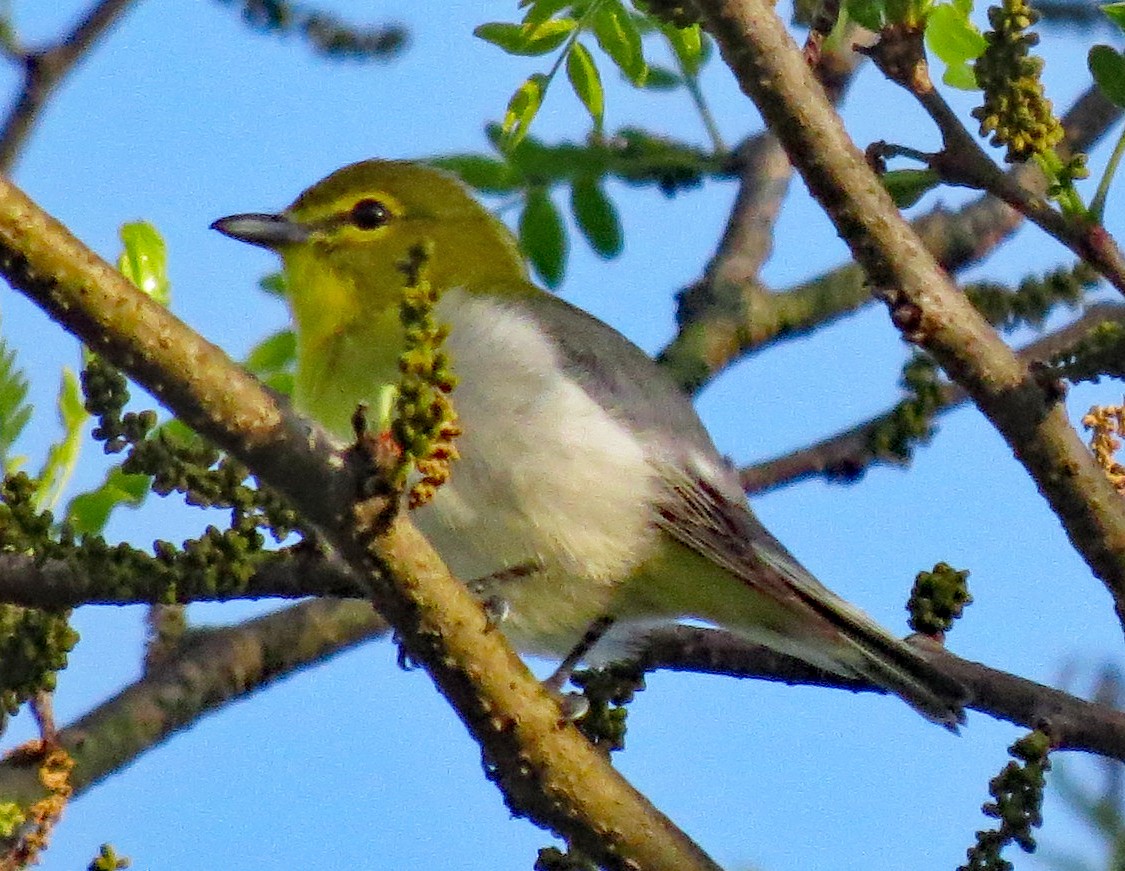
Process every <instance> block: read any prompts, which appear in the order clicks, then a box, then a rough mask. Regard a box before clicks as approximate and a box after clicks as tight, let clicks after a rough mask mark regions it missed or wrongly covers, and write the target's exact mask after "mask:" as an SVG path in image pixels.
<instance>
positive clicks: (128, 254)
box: [117, 221, 170, 305]
mask: <svg viewBox="0 0 1125 871" xmlns="http://www.w3.org/2000/svg"><path fill="white" fill-rule="evenodd" d="M121 243H122V245H123V246H124V250H123V251H122V253H121V257H120V258H119V259H118V261H117V268H118V270H120V272H121V274H122V275H124V276H125V277H126V278H128V279H129V280H130V281H131V282H133V284H135V285H136V286H137V287H138V288H139V289H140V290H142V291H143V292H144V293H146V294H147V295H148V296H150V297H152V298H153V299H154V300H156V301H157V302H158V303H160V304H161V305H167V304H168V301H169V299H170V289H169V284H168V255H167V252H166V250H165V247H164V239H163V238H161V236H160V233H158V232H157V230H156V228H155V227H154V226H152V224H150V223H148V222H147V221H135V222H133V223H129V224H124V225H122V227H121Z"/></svg>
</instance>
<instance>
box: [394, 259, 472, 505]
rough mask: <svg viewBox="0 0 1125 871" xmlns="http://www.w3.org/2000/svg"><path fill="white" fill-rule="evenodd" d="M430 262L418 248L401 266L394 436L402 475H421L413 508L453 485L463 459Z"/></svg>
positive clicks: (411, 496) (445, 327) (444, 332)
mask: <svg viewBox="0 0 1125 871" xmlns="http://www.w3.org/2000/svg"><path fill="white" fill-rule="evenodd" d="M429 257H430V252H429V251H428V250H426V249H425V248H424V247H423V246H421V245H419V246H416V247H415V248H414V249H413V250H412V251H411V252H410V260H408V261H407V262H405V263H402V264H400V268H401V270H402V272H403V276H404V280H405V286H404V288H403V295H402V306H401V318H402V326H403V334H404V342H403V351H402V355H401V356H400V357H399V364H398V365H399V373H400V374H399V380H398V383H397V385H396V388H397V395H396V397H395V416H394V420H393V421H392V424H391V433H392V435H393V436H394V439H395V442H396V443H397V444H398V446H399V448H400V449H401V450H402V459H403V465H402V468H403V470H404V471H406V470H409V468H411V467H413V468H415V469H416V470H417V471H418V473H419V474H420V475H421V478H420V480H418V481H417V482H415V483H414V484H413V486H411V488H410V492H409V494H408V495H407V504H408V506H409V507H410V508H418V507H420V506H422V505H425V504H426V503H427V502H429V501H430V500H431V499H432V498H433V497H434V495H435V494H436V493H437V489H438V487H440V486H441V485H442V484H443V483H445V481H447V480H448V479H449V474H450V468H451V466H452V464H453V463H454V462H455V461H456V460H457V459H458V456H459V454H458V452H457V446H456V445H455V444H454V440H455V439H456V438H457V437H458V436H459V435H460V434H461V427H460V425H459V424H458V423H457V413H456V412H455V411H454V409H453V403H452V402H451V401H450V398H449V394H450V393H452V391H453V388H454V387H455V386H456V384H457V376H456V375H454V373H453V367H452V366H451V365H450V361H449V355H448V354H447V353H446V352H445V349H444V347H443V346H444V343H445V339H446V337H447V336H448V335H449V326H448V325H447V324H440V323H438V321H437V319H436V318H435V317H434V306H435V305H436V304H437V290H436V289H435V288H434V286H433V285H432V284H431V283H430V281H429V280H428V278H427V277H426V263H427V262H428V260H429Z"/></svg>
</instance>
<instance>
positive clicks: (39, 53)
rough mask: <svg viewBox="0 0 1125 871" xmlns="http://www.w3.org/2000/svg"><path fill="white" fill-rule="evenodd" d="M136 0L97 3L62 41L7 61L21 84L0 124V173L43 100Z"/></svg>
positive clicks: (11, 159)
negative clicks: (16, 66)
mask: <svg viewBox="0 0 1125 871" xmlns="http://www.w3.org/2000/svg"><path fill="white" fill-rule="evenodd" d="M135 2H137V0H99V2H98V3H95V4H94V6H93V7H91V9H90V11H89V12H87V13H86V15H85V16H84V17H83V18H82V20H81V21H79V22H78V24H77V25H75V27H74V30H72V31H71V32H70V33H69V34H67V35H66V36H65V37H63V38H62V39H60V40H59V41H58V42H56V43H55V44H54V45H51V46H48V47H47V48H42V49H36V50H33V51H25V52H23V53H22V54H19V55H17V56H12V55H11V54H10V53H9V57H10V58H11V59H12V60H14V61H17V62H19V63H20V64H21V65H22V66H23V83H22V85H21V86H20V91H19V94H18V95H17V97H16V99H15V102H14V103H13V104H12V108H11V109H9V110H8V114H7V117H6V118H5V119H4V121H3V122H2V123H0V170H3V171H5V172H7V171H9V170H10V169H11V168H12V164H13V163H15V160H16V157H17V156H18V155H19V153H20V151H21V149H22V148H23V146H24V144H25V143H26V141H27V138H28V136H30V135H31V131H32V129H33V128H34V127H35V124H36V122H38V120H39V117H40V115H41V114H42V112H43V108H44V106H45V105H46V104H47V100H48V99H49V98H50V96H51V94H52V92H53V91H54V90H55V88H57V87H58V85H59V84H60V83H61V82H62V80H63V79H64V78H65V77H66V76H67V74H68V73H70V71H71V70H72V69H74V66H75V65H76V64H77V63H78V62H79V61H80V60H81V59H82V58H83V57H84V56H85V54H86V52H88V51H89V50H90V49H91V48H92V47H93V45H94V43H95V42H97V40H98V39H99V38H100V37H101V36H102V35H103V34H104V33H105V32H106V31H107V30H109V29H110V28H111V27H112V26H113V25H114V24H116V23H117V21H118V20H119V19H120V18H121V17H122V16H123V15H124V14H125V12H126V11H128V9H129V6H130V5H132V4H133V3H135Z"/></svg>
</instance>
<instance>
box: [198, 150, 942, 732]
mask: <svg viewBox="0 0 1125 871" xmlns="http://www.w3.org/2000/svg"><path fill="white" fill-rule="evenodd" d="M215 226H216V227H217V228H218V229H220V230H222V231H223V232H224V233H227V234H228V235H230V236H232V237H234V238H237V239H241V240H243V241H246V242H250V243H252V244H257V245H261V246H263V247H266V248H270V249H272V250H275V251H277V252H278V253H279V254H280V255H281V257H282V260H283V261H284V264H285V270H286V274H287V276H288V283H289V287H290V305H291V308H292V313H293V319H294V324H295V327H296V332H297V338H298V361H297V380H296V391H295V397H294V398H295V401H296V403H297V404H298V406H299V407H300V408H302V409H303V410H305V411H306V412H308V413H309V414H311V415H313V416H314V417H316V418H317V419H318V420H320V421H321V423H323V424H324V425H325V426H327V427H328V428H329V429H330V430H332V431H333V432H335V433H336V434H337V435H339V436H340V437H342V438H347V437H348V436H349V432H350V420H351V417H352V414H353V412H354V410H355V407H356V406H357V404H359V403H360V402H368V403H370V402H373V401H375V400H376V399H377V396H378V394H379V392H380V390H381V388H382V385H384V384H388V383H393V382H394V381H395V380H396V378H397V370H396V361H397V359H398V356H399V354H400V353H401V351H402V327H401V324H400V321H399V313H398V303H399V300H400V298H401V295H402V291H403V287H404V282H405V277H404V274H403V272H402V270H401V268H400V266H399V264H400V263H401V262H402V261H403V260H404V259H405V258H406V256H407V254H408V252H409V251H410V250H411V248H412V247H414V246H416V245H418V244H419V243H421V244H424V245H426V246H427V248H428V250H429V251H430V252H431V253H430V257H429V260H428V261H427V264H426V275H427V278H428V280H429V281H430V282H431V283H432V284H433V286H434V287H435V288H437V289H438V290H439V292H440V296H439V302H438V305H437V311H436V314H437V316H438V318H439V319H440V320H441V321H442V322H445V323H448V324H449V325H450V327H451V331H450V335H449V338H448V340H447V345H446V347H447V349H448V351H449V354H450V356H451V358H452V361H453V367H454V370H455V371H456V373H457V375H458V377H459V386H458V388H457V390H456V391H455V393H454V395H453V403H454V406H455V407H456V409H457V413H458V415H459V417H460V420H461V424H462V427H463V429H464V434H463V435H462V436H461V438H460V439H459V440H458V443H457V444H458V449H459V452H460V454H461V459H460V460H459V461H458V462H457V463H456V464H455V465H454V467H453V470H452V476H451V478H450V480H449V481H448V482H446V484H445V485H443V486H442V487H441V488H440V489H439V490H438V492H437V494H436V496H435V498H434V500H433V502H432V503H431V504H429V505H427V506H425V507H423V508H421V509H419V510H417V511H416V512H415V513H414V519H415V520H416V522H417V523H418V525H419V527H420V528H421V529H422V531H423V532H424V533H425V534H426V535H427V537H429V538H430V540H431V541H432V542H433V543H434V545H435V547H437V549H438V551H439V552H440V553H441V555H442V557H443V558H444V559H445V560H446V562H447V563H448V564H449V566H450V568H451V569H452V570H453V571H454V572H455V573H457V574H458V575H459V576H460V577H461V578H462V579H463V580H465V581H468V582H479V583H480V586H481V588H482V590H483V592H485V593H487V594H488V595H497V596H500V597H502V598H503V599H504V600H506V601H507V602H508V603H509V605H510V617H509V618H508V619H507V620H506V621H505V622H504V624H503V626H504V630H505V632H506V633H507V634H508V635H509V636H510V637H511V638H512V640H513V642H514V643H516V644H517V645H518V646H520V647H521V648H523V649H525V650H529V651H537V652H548V653H553V654H556V655H563V654H565V653H567V652H568V651H569V650H570V649H571V647H572V646H573V645H574V644H575V643H576V642H577V641H578V640H579V639H580V638H581V636H582V635H583V633H584V632H585V630H586V629H587V628H588V627H589V625H590V624H591V623H592V622H593V621H595V620H596V619H598V618H600V617H602V616H606V615H609V616H612V617H614V618H616V619H617V620H618V621H620V622H624V623H626V624H628V623H630V622H633V621H638V622H640V621H645V622H647V621H651V620H654V619H678V618H682V617H696V618H700V619H704V620H707V621H710V622H712V623H715V624H717V625H720V626H722V627H724V628H727V629H730V630H732V631H734V632H737V633H739V634H742V635H744V636H746V637H747V638H750V639H752V640H754V641H758V642H761V643H765V644H768V645H769V646H771V647H774V648H776V649H780V650H782V651H784V652H787V653H791V654H794V655H797V656H799V657H801V658H803V659H805V660H807V661H809V662H811V663H813V664H815V665H818V666H821V667H823V668H826V669H829V670H831V671H834V672H837V673H839V674H843V675H850V676H861V677H865V678H867V679H869V680H872V681H873V682H875V683H877V684H879V685H881V686H883V687H885V688H887V689H889V690H891V691H893V692H896V693H898V694H900V695H901V696H903V698H905V699H906V701H908V702H909V703H910V704H911V705H913V706H914V707H916V708H917V709H918V710H920V711H921V712H922V713H923V714H925V715H926V716H928V717H930V718H932V719H935V720H937V721H939V722H942V723H944V724H946V725H953V724H955V723H957V722H958V721H959V719H960V717H961V709H960V705H961V702H962V699H963V695H964V693H963V690H962V688H961V687H960V686H959V685H958V684H957V683H956V682H955V681H953V680H950V679H949V678H947V677H945V676H944V675H943V674H942V673H941V672H940V671H938V670H937V669H935V668H934V667H933V666H931V665H930V664H929V663H927V662H926V660H924V659H923V658H922V657H921V656H919V655H918V654H917V653H916V652H914V651H913V650H911V649H910V648H909V647H907V646H906V645H904V644H903V643H902V642H900V641H899V640H897V639H895V638H894V637H893V636H891V635H890V634H889V633H887V632H886V631H885V630H883V629H881V628H880V627H879V626H878V625H877V624H876V623H874V621H872V620H871V619H870V618H868V617H867V616H866V615H864V614H863V613H862V612H860V611H858V610H857V609H855V608H853V607H851V606H850V605H848V604H847V603H845V602H844V601H843V600H841V599H840V598H839V597H837V596H835V595H834V594H832V593H831V592H830V591H828V590H827V589H825V588H824V587H823V586H822V585H820V584H819V583H818V582H817V581H816V580H815V579H813V578H812V576H811V575H809V573H808V572H807V571H805V569H803V568H802V567H801V566H800V564H799V563H797V561H796V560H795V559H794V558H793V557H792V556H791V555H790V554H789V553H788V552H787V551H786V550H785V549H784V548H783V547H782V546H781V545H780V544H779V543H778V542H777V540H776V539H774V538H773V536H771V535H770V534H769V532H767V531H766V530H765V529H764V528H763V527H762V526H761V524H760V523H758V521H757V519H756V518H755V517H754V516H753V514H752V513H751V512H750V509H749V507H748V506H747V505H746V502H745V499H744V498H743V495H742V493H741V491H740V490H739V486H738V481H737V479H736V477H735V476H734V475H733V473H732V472H731V471H730V469H729V468H728V466H727V464H726V463H725V462H724V461H723V460H722V458H721V457H720V456H719V454H718V453H717V451H716V450H715V448H714V446H713V445H712V444H711V441H710V439H709V438H708V436H707V434H706V432H705V431H704V429H703V427H702V425H701V424H700V422H699V420H698V418H697V417H696V415H695V412H694V410H693V409H692V407H691V405H690V403H689V402H688V400H687V399H686V398H685V397H684V396H683V395H682V394H681V393H680V392H679V391H678V390H676V388H675V387H674V386H672V385H671V384H670V383H669V382H667V381H666V380H665V379H664V376H663V374H662V373H661V372H660V370H659V369H658V368H657V367H656V365H655V364H654V363H653V362H652V361H651V360H650V359H649V358H648V357H646V356H645V355H644V353H643V352H641V351H640V350H639V349H638V348H636V347H635V346H634V345H632V344H631V343H630V342H629V341H628V340H627V339H625V338H624V337H623V336H621V335H620V334H619V333H617V332H615V331H614V330H613V329H612V328H610V327H608V326H606V325H605V324H603V323H601V322H600V321H597V320H596V319H594V318H592V317H590V316H589V315H587V314H585V313H584V312H581V311H580V310H578V309H576V308H574V307H573V306H570V305H569V304H567V303H565V302H563V301H562V300H560V299H558V298H556V297H554V296H552V295H550V294H547V293H546V292H544V291H542V290H541V289H539V288H538V287H536V286H535V285H534V284H532V283H531V281H530V280H529V278H528V276H527V272H526V268H525V265H524V263H523V260H522V258H521V257H520V254H519V252H518V249H517V247H516V243H515V240H514V239H513V238H512V236H511V234H510V233H509V232H508V231H507V229H506V228H505V227H504V226H503V225H502V224H501V223H500V222H499V221H497V220H496V219H495V218H494V217H493V216H492V215H491V214H490V213H489V212H488V211H487V210H485V209H484V208H483V207H481V206H480V205H479V204H478V203H477V202H476V201H475V200H474V199H473V198H472V197H471V196H470V195H469V194H468V192H467V191H466V190H465V188H464V187H462V185H461V184H460V183H459V182H457V181H456V180H454V179H452V178H451V177H449V176H447V175H445V174H444V173H441V172H439V171H437V170H435V169H433V168H430V167H425V166H422V165H418V164H412V163H406V162H401V161H366V162H363V163H358V164H354V165H352V166H349V167H345V168H344V169H342V170H340V171H338V172H336V173H333V174H332V175H331V176H329V177H328V178H327V179H325V180H323V181H321V182H318V183H317V184H315V185H313V186H312V187H311V188H309V189H308V190H307V191H306V192H305V193H303V194H302V195H301V196H300V197H299V198H298V199H297V201H296V202H295V203H294V204H293V205H292V206H291V207H290V208H289V209H287V210H286V211H285V212H283V213H281V214H280V215H263V214H250V215H235V216H232V217H230V218H224V219H222V220H221V221H218V222H216V225H215Z"/></svg>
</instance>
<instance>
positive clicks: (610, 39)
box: [591, 0, 648, 87]
mask: <svg viewBox="0 0 1125 871" xmlns="http://www.w3.org/2000/svg"><path fill="white" fill-rule="evenodd" d="M591 24H592V25H593V30H594V36H595V37H596V38H597V40H598V45H600V46H601V48H602V51H604V52H605V53H606V54H607V55H609V57H610V59H611V60H612V61H613V62H614V63H615V64H617V67H618V69H620V70H621V72H622V73H624V74H625V77H626V78H627V79H628V80H629V81H631V82H632V83H633V84H634V85H636V86H637V87H641V86H642V85H644V83H645V78H646V76H647V75H648V64H646V63H645V58H644V54H643V52H642V49H641V34H640V32H639V31H638V30H637V25H636V22H634V21H633V18H632V16H630V15H629V13H628V11H627V10H626V9H625V7H623V6H622V5H621V2H620V0H603V2H602V4H601V5H600V6H598V8H597V9H596V10H595V12H594V14H593V16H592V21H591Z"/></svg>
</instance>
